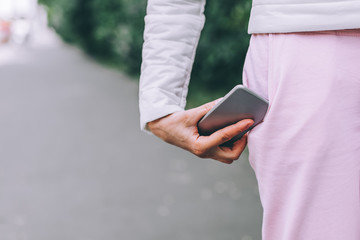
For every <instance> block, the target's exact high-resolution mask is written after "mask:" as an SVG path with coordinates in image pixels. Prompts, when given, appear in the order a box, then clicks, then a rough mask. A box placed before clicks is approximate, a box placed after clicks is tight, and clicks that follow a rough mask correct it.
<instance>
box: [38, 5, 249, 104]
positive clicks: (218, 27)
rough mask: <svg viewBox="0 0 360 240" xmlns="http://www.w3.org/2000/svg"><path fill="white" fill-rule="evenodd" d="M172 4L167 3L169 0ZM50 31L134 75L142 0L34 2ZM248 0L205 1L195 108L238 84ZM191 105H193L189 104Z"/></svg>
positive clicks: (193, 83)
mask: <svg viewBox="0 0 360 240" xmlns="http://www.w3.org/2000/svg"><path fill="white" fill-rule="evenodd" d="M169 1H171V0H169ZM39 2H40V3H41V4H43V5H45V6H46V7H47V9H48V13H49V22H50V25H51V26H52V27H54V29H55V30H56V31H57V32H58V33H59V34H60V36H61V37H62V38H63V39H64V40H65V41H67V42H69V43H73V44H76V45H78V46H80V47H82V48H83V49H84V50H85V51H86V52H87V53H88V54H89V55H91V56H93V57H95V58H97V59H99V60H101V61H103V62H106V63H110V64H112V65H116V66H119V67H121V69H122V70H124V71H126V72H127V73H128V74H130V75H133V76H138V74H139V70H140V64H141V48H142V42H143V29H144V16H145V10H146V1H145V0H61V1H59V0H39ZM250 6H251V1H250V0H226V1H219V0H207V6H206V10H205V11H206V12H205V14H206V19H207V21H206V24H205V28H204V30H203V33H202V36H201V39H200V43H199V46H198V50H197V55H196V61H195V64H194V68H193V73H192V81H191V84H190V92H189V97H190V98H191V99H193V100H194V101H195V102H196V104H198V103H200V102H205V101H208V100H209V99H213V98H215V97H218V96H221V95H223V94H224V93H225V92H226V91H228V90H229V89H231V88H232V86H234V85H235V84H237V83H239V82H241V75H242V66H243V62H244V58H245V54H246V50H247V46H248V42H249V35H248V34H247V24H248V18H249V12H250ZM194 101H193V102H194Z"/></svg>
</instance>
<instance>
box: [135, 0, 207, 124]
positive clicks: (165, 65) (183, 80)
mask: <svg viewBox="0 0 360 240" xmlns="http://www.w3.org/2000/svg"><path fill="white" fill-rule="evenodd" d="M204 6H205V0H148V6H147V15H146V17H145V31H144V45H143V55H142V58H143V59H142V65H141V76H140V89H139V105H140V124H141V129H142V130H144V129H146V124H147V123H148V122H150V121H153V120H155V119H158V118H160V117H163V116H166V115H168V114H170V113H173V112H176V111H181V110H183V109H184V108H185V105H186V96H187V90H188V84H189V80H190V73H191V69H192V65H193V62H194V57H195V51H196V47H197V44H198V41H199V38H200V32H201V30H202V28H203V26H204V22H205V17H204Z"/></svg>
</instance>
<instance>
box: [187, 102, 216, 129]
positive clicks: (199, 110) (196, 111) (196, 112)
mask: <svg viewBox="0 0 360 240" xmlns="http://www.w3.org/2000/svg"><path fill="white" fill-rule="evenodd" d="M221 100H222V98H219V99H216V100H214V101H212V102H208V103H205V104H204V105H201V106H199V107H196V108H192V109H189V110H188V111H189V113H190V114H191V115H192V116H193V120H194V122H196V123H197V122H198V121H200V119H201V118H202V117H203V116H204V115H205V114H206V113H208V112H209V111H210V110H211V109H212V108H213V107H214V106H215V105H216V104H217V103H218V102H220V101H221Z"/></svg>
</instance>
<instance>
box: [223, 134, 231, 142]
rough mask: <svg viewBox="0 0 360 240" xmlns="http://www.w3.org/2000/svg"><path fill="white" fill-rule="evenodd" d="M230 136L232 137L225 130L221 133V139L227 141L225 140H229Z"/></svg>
mask: <svg viewBox="0 0 360 240" xmlns="http://www.w3.org/2000/svg"><path fill="white" fill-rule="evenodd" d="M231 138H232V136H231V135H230V134H229V133H227V132H223V133H221V139H222V141H224V142H227V141H229V140H231Z"/></svg>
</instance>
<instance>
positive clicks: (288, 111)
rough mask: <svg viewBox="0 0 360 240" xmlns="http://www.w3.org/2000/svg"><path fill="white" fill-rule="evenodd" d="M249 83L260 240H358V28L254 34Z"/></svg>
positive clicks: (248, 64)
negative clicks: (262, 113)
mask: <svg viewBox="0 0 360 240" xmlns="http://www.w3.org/2000/svg"><path fill="white" fill-rule="evenodd" d="M243 81H244V84H245V85H247V86H248V87H249V88H251V89H253V90H254V91H255V92H258V93H259V94H260V95H262V96H264V97H266V98H268V99H269V101H270V107H269V110H268V113H267V115H266V117H265V119H264V122H263V123H261V124H260V125H258V126H257V127H256V128H255V129H253V130H252V131H251V132H250V133H249V143H248V147H249V152H250V164H251V165H252V167H253V169H254V171H255V174H256V177H257V179H258V184H259V191H260V198H261V202H262V205H263V208H264V216H263V240H360V30H341V31H326V32H311V33H291V34H256V35H253V36H252V37H251V41H250V47H249V50H248V54H247V57H246V62H245V66H244V76H243Z"/></svg>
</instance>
